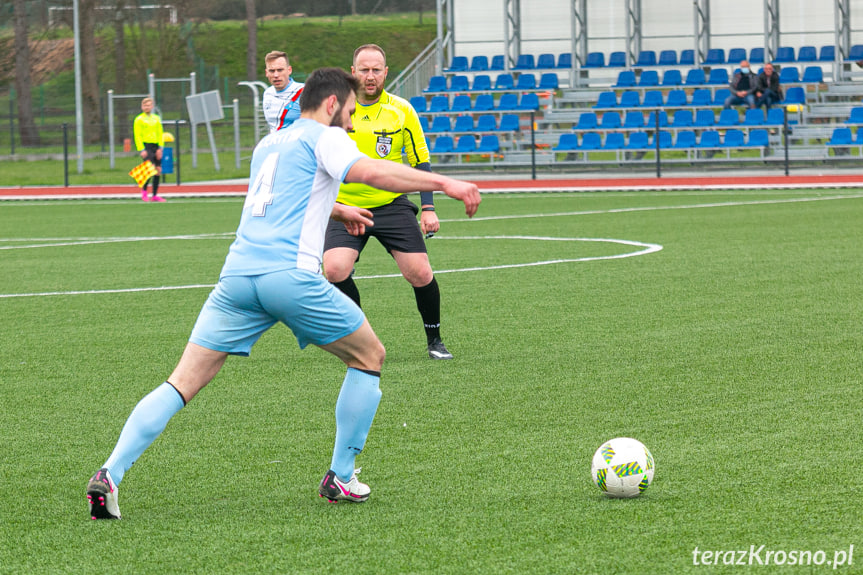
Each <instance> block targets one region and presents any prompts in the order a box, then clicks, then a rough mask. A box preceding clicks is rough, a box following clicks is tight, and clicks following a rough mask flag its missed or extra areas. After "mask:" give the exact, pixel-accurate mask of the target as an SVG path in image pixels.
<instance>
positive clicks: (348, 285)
mask: <svg viewBox="0 0 863 575" xmlns="http://www.w3.org/2000/svg"><path fill="white" fill-rule="evenodd" d="M332 284H333V285H334V286H336V287H337V288H339V290H340V291H341V292H342V293H343V294H345V295H346V296H348V297H349V298H351V299H352V300H354V303H355V304H357V305H359V306H360V307H362V306H361V305H360V290H359V289H357V284H355V283H354V278H353V276H348V279H346V280H344V281H340V282H332Z"/></svg>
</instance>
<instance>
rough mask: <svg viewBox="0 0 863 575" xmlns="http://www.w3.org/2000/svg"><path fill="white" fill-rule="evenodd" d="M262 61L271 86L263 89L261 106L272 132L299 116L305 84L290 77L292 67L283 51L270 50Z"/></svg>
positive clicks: (292, 121)
mask: <svg viewBox="0 0 863 575" xmlns="http://www.w3.org/2000/svg"><path fill="white" fill-rule="evenodd" d="M264 62H265V63H266V75H267V80H269V82H270V84H271V86H270V87H269V88H267V89H266V90H264V96H263V100H262V107H263V110H264V118H265V119H266V120H267V124H268V125H269V126H270V133H271V134H272V133H273V132H277V131H279V130H281V129H283V128H287V127H288V126H290V125H291V124H292V123H294V122H295V121H296V120H297V119H298V118H299V117H300V98H301V97H302V94H303V87H304V86H305V84H301V83H300V82H295V81H294V80H293V79H291V73H292V72H293V68H291V65H290V63H289V62H288V56H287V54H285V53H284V52H278V51H276V52H270V53H269V54H267V55H266V56H265V57H264Z"/></svg>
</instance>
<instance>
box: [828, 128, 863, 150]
mask: <svg viewBox="0 0 863 575" xmlns="http://www.w3.org/2000/svg"><path fill="white" fill-rule="evenodd" d="M827 145H828V146H855V145H856V146H860V145H863V130H857V136H856V138H855V136H854V134H853V133H852V132H851V128H835V129H834V130H833V134H832V136H831V137H830V139H829V140H828V141H827Z"/></svg>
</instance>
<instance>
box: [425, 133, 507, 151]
mask: <svg viewBox="0 0 863 575" xmlns="http://www.w3.org/2000/svg"><path fill="white" fill-rule="evenodd" d="M429 151H431V153H432V154H453V153H455V154H493V153H496V152H499V151H500V139H499V138H498V137H497V136H496V135H495V134H486V135H485V136H482V138H480V140H479V142H477V140H476V138H475V137H474V136H471V135H464V136H461V137H460V138H459V139H458V140H455V139H454V138H453V137H452V136H438V137H437V138H435V140H434V143H433V144H432V145H430V146H429Z"/></svg>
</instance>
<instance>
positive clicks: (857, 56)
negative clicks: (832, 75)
mask: <svg viewBox="0 0 863 575" xmlns="http://www.w3.org/2000/svg"><path fill="white" fill-rule="evenodd" d="M860 60H863V44H855V45H853V46H851V50H850V51H849V52H848V57H847V58H845V61H846V62H859V61H860Z"/></svg>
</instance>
